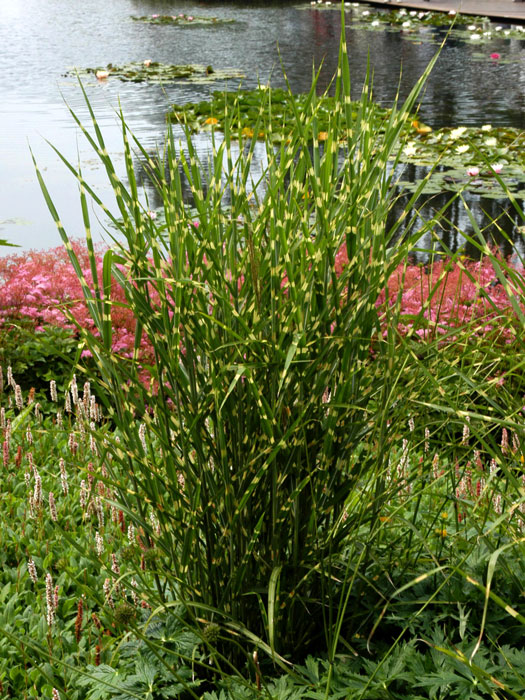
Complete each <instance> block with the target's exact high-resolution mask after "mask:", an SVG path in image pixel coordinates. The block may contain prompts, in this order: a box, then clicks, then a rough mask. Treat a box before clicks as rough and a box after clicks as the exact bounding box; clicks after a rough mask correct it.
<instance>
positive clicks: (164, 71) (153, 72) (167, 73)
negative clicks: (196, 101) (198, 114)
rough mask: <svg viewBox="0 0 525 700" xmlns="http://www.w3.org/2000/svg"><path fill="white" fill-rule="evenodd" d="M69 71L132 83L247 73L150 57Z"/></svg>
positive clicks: (224, 77) (206, 79) (220, 77)
mask: <svg viewBox="0 0 525 700" xmlns="http://www.w3.org/2000/svg"><path fill="white" fill-rule="evenodd" d="M66 75H69V76H71V75H79V76H86V75H95V77H96V78H97V79H98V80H106V79H107V78H119V80H123V81H125V82H132V83H143V82H148V83H170V82H176V81H178V80H191V81H192V82H212V81H215V80H229V79H234V78H235V79H240V78H243V77H244V75H243V73H241V72H240V71H239V70H237V69H219V70H215V69H214V68H212V66H201V65H181V66H176V65H172V64H165V63H158V62H157V61H152V60H151V59H146V60H144V61H142V63H139V62H135V63H126V64H124V65H122V66H116V65H113V64H112V63H108V65H107V66H97V67H96V68H84V69H76V68H72V69H70V70H69V71H68V72H67V74H66Z"/></svg>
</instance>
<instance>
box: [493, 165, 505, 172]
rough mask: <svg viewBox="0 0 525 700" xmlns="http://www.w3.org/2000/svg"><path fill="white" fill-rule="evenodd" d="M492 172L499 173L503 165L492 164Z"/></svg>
mask: <svg viewBox="0 0 525 700" xmlns="http://www.w3.org/2000/svg"><path fill="white" fill-rule="evenodd" d="M492 170H494V172H495V173H500V172H501V171H502V170H503V165H502V164H501V163H494V165H493V166H492Z"/></svg>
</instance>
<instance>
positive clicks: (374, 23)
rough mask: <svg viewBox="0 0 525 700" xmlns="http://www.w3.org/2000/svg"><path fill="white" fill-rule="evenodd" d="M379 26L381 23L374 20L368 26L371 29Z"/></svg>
mask: <svg viewBox="0 0 525 700" xmlns="http://www.w3.org/2000/svg"><path fill="white" fill-rule="evenodd" d="M380 24H381V22H380V21H379V20H378V19H375V20H374V21H373V22H372V24H371V25H370V26H371V27H379V25H380Z"/></svg>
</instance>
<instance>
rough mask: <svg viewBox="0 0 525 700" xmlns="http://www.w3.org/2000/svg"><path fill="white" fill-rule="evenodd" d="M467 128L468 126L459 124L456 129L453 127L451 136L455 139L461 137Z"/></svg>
mask: <svg viewBox="0 0 525 700" xmlns="http://www.w3.org/2000/svg"><path fill="white" fill-rule="evenodd" d="M466 130H467V127H466V126H458V127H457V128H456V129H452V131H451V132H450V138H451V139H452V140H453V141H455V140H456V139H459V138H460V137H461V136H463V134H464V133H465V131H466Z"/></svg>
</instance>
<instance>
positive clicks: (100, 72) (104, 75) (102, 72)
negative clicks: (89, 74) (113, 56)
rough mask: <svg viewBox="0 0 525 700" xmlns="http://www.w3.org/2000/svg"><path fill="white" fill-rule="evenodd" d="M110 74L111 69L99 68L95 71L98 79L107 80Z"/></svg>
mask: <svg viewBox="0 0 525 700" xmlns="http://www.w3.org/2000/svg"><path fill="white" fill-rule="evenodd" d="M108 76H109V71H107V70H98V71H97V72H96V73H95V78H96V79H97V80H105V79H106V78H107V77H108Z"/></svg>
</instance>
